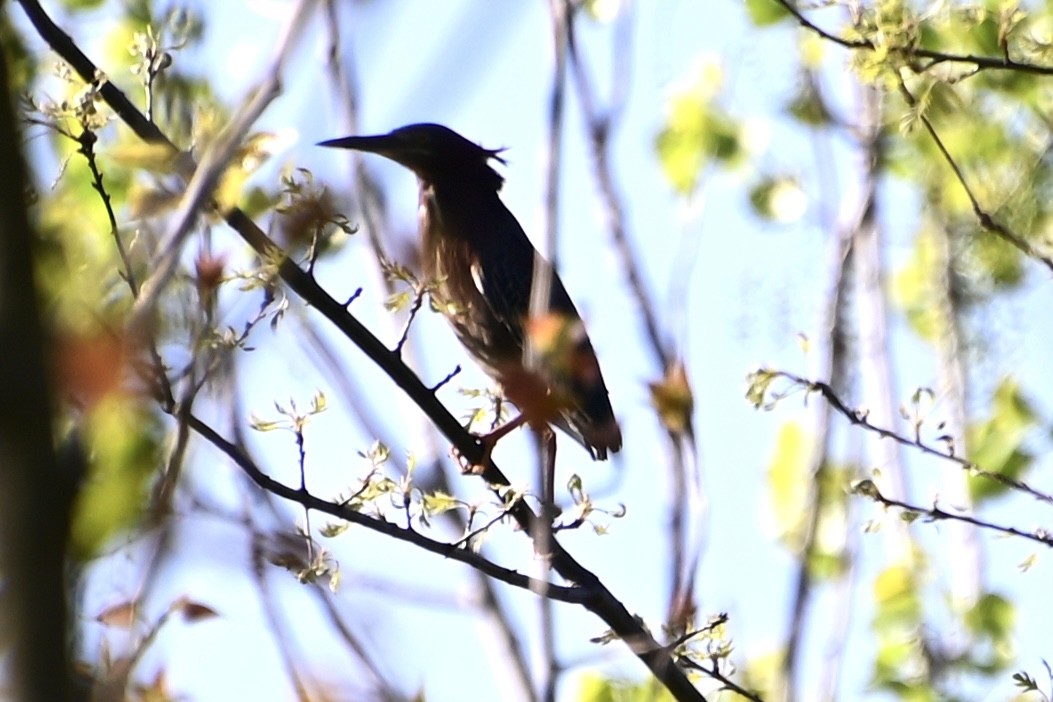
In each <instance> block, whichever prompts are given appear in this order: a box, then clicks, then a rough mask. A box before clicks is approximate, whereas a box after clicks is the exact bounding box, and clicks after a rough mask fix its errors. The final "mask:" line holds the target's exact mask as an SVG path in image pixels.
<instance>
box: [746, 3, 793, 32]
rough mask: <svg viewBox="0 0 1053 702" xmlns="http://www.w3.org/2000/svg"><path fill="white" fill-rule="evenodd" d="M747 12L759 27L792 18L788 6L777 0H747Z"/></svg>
mask: <svg viewBox="0 0 1053 702" xmlns="http://www.w3.org/2000/svg"><path fill="white" fill-rule="evenodd" d="M746 12H747V13H749V16H750V19H751V20H752V21H753V24H755V25H757V26H758V27H767V26H768V25H772V24H775V23H776V22H781V21H782V20H784V19H789V18H790V13H789V12H788V11H787V10H786V8H785V7H783V6H782V5H780V4H779V3H778V2H776V1H775V0H746Z"/></svg>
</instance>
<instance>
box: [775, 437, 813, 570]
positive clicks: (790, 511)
mask: <svg viewBox="0 0 1053 702" xmlns="http://www.w3.org/2000/svg"><path fill="white" fill-rule="evenodd" d="M810 450H811V449H810V446H809V440H808V437H807V436H806V435H805V433H804V431H803V430H802V429H801V427H800V425H798V424H797V423H795V422H787V423H786V424H784V425H783V426H782V428H781V429H780V430H779V435H778V437H777V438H776V440H775V454H774V455H773V456H772V459H771V467H770V468H769V469H768V488H769V499H770V500H771V504H772V510H771V513H772V515H773V516H774V518H775V527H776V529H777V530H778V532H779V535H780V536H781V538H782V540H783V541H784V542H787V543H789V544H790V547H791V548H794V549H796V548H799V547H800V546H801V543H800V541H801V539H802V538H803V530H804V520H805V518H806V515H807V504H806V503H807V499H808V494H809V491H810V489H811V484H812V475H811V468H810V466H809V462H808V455H809V452H810Z"/></svg>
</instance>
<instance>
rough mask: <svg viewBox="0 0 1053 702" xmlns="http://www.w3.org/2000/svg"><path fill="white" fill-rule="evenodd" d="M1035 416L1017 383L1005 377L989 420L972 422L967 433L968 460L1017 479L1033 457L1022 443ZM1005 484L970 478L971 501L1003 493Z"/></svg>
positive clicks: (987, 479)
mask: <svg viewBox="0 0 1053 702" xmlns="http://www.w3.org/2000/svg"><path fill="white" fill-rule="evenodd" d="M1036 422H1037V418H1036V416H1035V412H1034V410H1033V409H1032V408H1031V405H1030V403H1028V401H1027V400H1026V399H1025V398H1024V395H1023V392H1022V390H1021V389H1020V386H1019V385H1018V384H1017V383H1016V381H1015V380H1013V379H1012V378H1005V379H1003V380H1002V382H1001V383H999V384H998V387H997V388H995V392H994V396H993V397H992V398H991V413H990V416H989V417H988V419H986V420H984V421H982V422H978V423H976V424H973V425H972V426H970V427H969V430H968V433H967V445H968V447H969V459H970V460H971V461H973V462H974V463H976V464H977V465H978V466H980V467H981V468H983V469H984V470H987V471H990V472H992V473H998V474H1000V475H1005V476H1007V477H1010V478H1013V479H1016V478H1019V477H1020V476H1021V475H1022V474H1023V473H1024V472H1025V471H1026V470H1027V469H1028V468H1029V467H1030V466H1031V463H1032V461H1033V460H1034V457H1033V456H1032V455H1031V454H1030V453H1028V452H1027V451H1026V450H1025V449H1024V442H1025V439H1026V438H1027V436H1028V434H1029V432H1030V431H1031V430H1032V428H1033V427H1034V426H1035V424H1036ZM1008 489H1009V487H1008V486H1006V485H1003V484H1001V483H998V482H995V481H993V480H991V479H989V478H984V477H982V476H971V477H970V478H969V492H970V494H971V495H972V498H973V500H974V501H981V500H985V499H990V498H992V497H995V496H997V495H1001V494H1004V493H1005V492H1006V491H1007V490H1008Z"/></svg>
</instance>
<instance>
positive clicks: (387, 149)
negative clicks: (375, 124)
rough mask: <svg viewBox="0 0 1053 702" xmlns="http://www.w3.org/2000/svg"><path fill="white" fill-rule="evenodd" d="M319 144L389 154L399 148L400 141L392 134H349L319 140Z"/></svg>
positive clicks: (383, 154) (382, 154)
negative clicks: (341, 137) (342, 136)
mask: <svg viewBox="0 0 1053 702" xmlns="http://www.w3.org/2000/svg"><path fill="white" fill-rule="evenodd" d="M318 146H329V147H333V148H337V149H353V150H354V151H368V152H369V153H373V154H380V155H381V156H387V155H389V154H392V153H394V152H395V151H397V150H398V148H399V142H398V141H397V140H396V139H395V138H394V137H392V136H391V135H390V134H380V135H377V136H349V137H344V138H343V139H330V140H328V141H320V142H318Z"/></svg>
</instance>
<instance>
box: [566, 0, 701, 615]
mask: <svg viewBox="0 0 1053 702" xmlns="http://www.w3.org/2000/svg"><path fill="white" fill-rule="evenodd" d="M560 1H561V2H562V3H563V5H564V13H565V17H566V24H567V52H568V57H569V62H570V69H571V75H572V77H573V80H574V87H575V90H576V93H577V97H578V101H579V103H580V104H581V111H582V114H583V115H584V118H585V131H586V135H587V137H588V142H589V145H590V149H591V152H592V160H593V174H594V177H595V179H596V183H597V186H598V188H599V191H600V197H601V199H602V202H603V211H604V215H605V217H606V219H607V230H608V232H609V233H610V236H611V240H612V242H613V244H614V248H615V252H616V253H617V255H618V259H619V261H620V263H621V266H622V269H623V271H624V273H625V277H626V279H627V281H628V283H629V291H630V295H631V296H632V298H633V300H634V301H635V302H636V305H637V308H638V309H639V311H640V315H641V318H642V320H643V326H644V333H645V337H646V339H647V346H648V349H649V350H650V352H651V355H652V357H653V358H654V361H655V364H656V365H657V366H658V368H659V369H660V371H661V373H662V375H663V376H664V378H665V380H667V381H668V380H669V379H670V378H671V377H672V375H673V374H674V373H675V372H683V373H685V376H684V377H685V378H686V369H684V368H683V367H679V368H676V366H677V361H676V359H675V357H674V355H673V354H672V353H671V352H670V350H669V349H668V348H667V346H666V344H665V342H664V341H663V338H662V330H661V322H660V320H659V318H658V313H657V311H656V308H655V305H654V301H653V299H652V298H651V294H650V292H649V291H648V289H647V285H646V284H645V283H644V280H643V274H642V272H641V270H640V266H639V263H638V262H639V261H640V255H639V253H638V252H637V251H636V249H635V247H634V246H633V243H632V241H631V239H630V236H629V232H628V229H627V227H626V224H625V212H624V207H623V205H622V198H621V195H620V194H619V193H618V188H617V186H616V185H615V182H614V174H613V169H612V166H611V161H610V136H611V134H612V132H613V129H614V126H615V125H616V123H617V122H618V120H619V118H620V117H621V114H622V111H623V110H624V108H625V104H626V103H627V101H628V96H629V84H630V75H629V70H630V61H629V57H630V47H631V42H630V41H629V38H628V36H626V35H627V34H628V31H627V30H624V31H621V32H619V33H618V36H617V37H616V42H615V56H616V59H617V60H615V62H614V71H615V75H614V77H613V78H612V80H611V85H612V86H613V88H612V93H611V98H610V100H609V101H608V102H607V104H606V105H605V106H604V107H603V108H602V109H601V108H600V107H598V103H597V98H596V90H595V88H594V86H593V81H592V78H591V76H590V74H589V72H588V68H587V66H586V65H585V60H584V58H583V57H582V55H581V53H580V52H579V50H578V45H577V41H576V36H575V14H574V7H573V3H572V2H570V0H560ZM629 11H630V10H629V9H625V10H624V12H629ZM619 22H625V23H626V24H622V25H619V26H621V27H628V24H627V20H625V19H624V18H622V19H620V20H619ZM688 390H689V391H690V389H688ZM666 435H667V438H668V442H669V443H668V447H669V453H670V454H671V457H672V460H671V461H670V465H669V475H670V518H669V528H670V538H669V552H670V559H669V563H670V571H671V577H670V583H671V587H672V591H671V593H670V596H669V605H668V614H667V620H668V621H667V623H668V624H670V625H673V627H674V630H676V629H677V628H679V626H680V624H681V623H682V622H683V620H684V617H685V616H690V613H692V612H693V610H694V605H693V603H692V598H693V590H694V578H695V572H696V570H697V565H698V562H699V559H700V558H701V553H702V551H701V545H702V542H701V540H700V539H698V538H697V536H696V538H695V539H691V538H690V534H691V531H692V529H691V527H690V525H692V524H694V523H696V522H697V519H698V514H697V513H696V511H695V510H693V509H692V506H693V505H696V504H698V503H700V502H701V499H700V497H699V489H698V453H697V449H696V447H695V443H694V431H693V428H692V426H691V421H690V417H687V423H686V427H685V429H684V431H683V432H679V433H678V432H672V431H669V430H668V429H667V431H666ZM695 531H696V532H697V529H696V530H695Z"/></svg>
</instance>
